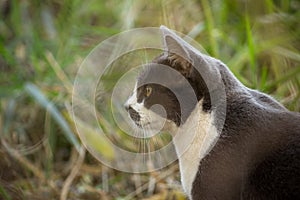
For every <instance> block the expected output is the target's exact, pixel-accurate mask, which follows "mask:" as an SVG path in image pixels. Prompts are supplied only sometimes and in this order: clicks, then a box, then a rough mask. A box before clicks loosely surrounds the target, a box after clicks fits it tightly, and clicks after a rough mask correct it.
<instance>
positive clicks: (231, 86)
mask: <svg viewBox="0 0 300 200" xmlns="http://www.w3.org/2000/svg"><path fill="white" fill-rule="evenodd" d="M160 29H161V32H162V38H163V42H164V46H165V52H164V53H163V54H161V55H159V56H158V57H157V58H155V59H154V60H153V61H152V63H150V64H149V65H148V66H147V67H146V68H145V69H144V70H143V71H142V72H141V73H140V75H139V77H138V78H137V82H136V86H135V89H134V91H133V94H132V96H131V97H130V98H129V99H128V100H127V102H126V103H125V108H126V110H127V111H128V113H129V115H130V117H131V118H132V119H133V121H134V122H135V123H136V125H137V126H138V127H140V128H145V129H146V128H148V129H149V128H151V127H153V126H155V124H156V123H157V122H160V121H162V120H164V119H165V120H166V122H165V124H164V128H165V129H166V130H168V131H170V132H171V133H172V134H173V135H175V133H176V134H178V135H179V136H178V139H174V145H175V148H176V151H177V153H178V159H179V166H180V174H181V182H182V186H183V189H184V191H185V192H186V194H187V195H188V197H189V198H190V199H194V200H195V199H196V200H198V199H208V200H211V199H222V200H226V199H230V200H232V199H300V114H299V113H295V112H290V111H288V110H287V109H286V108H285V107H284V106H282V105H281V104H280V103H278V102H277V101H276V100H274V99H273V98H272V97H270V96H268V95H266V94H264V93H261V92H258V91H256V90H252V89H249V88H247V87H245V86H244V85H242V83H241V82H239V81H238V80H237V79H236V78H235V76H234V75H233V74H232V73H231V72H230V70H229V69H228V68H227V66H226V65H225V64H224V63H222V62H221V61H219V60H217V59H214V58H212V57H210V56H207V55H204V54H202V53H200V52H199V51H197V50H196V49H195V48H193V47H192V46H190V45H189V44H188V43H186V42H185V41H184V40H183V39H181V38H180V37H179V36H177V35H176V34H175V33H174V32H172V31H170V30H169V29H168V28H166V27H164V26H161V28H160ZM162 66H167V68H169V69H172V70H173V71H175V72H177V73H174V74H172V73H170V71H169V70H165V69H166V67H162ZM159 81H160V82H159ZM158 83H163V84H158ZM190 88H192V90H191V89H190ZM191 96H194V97H195V98H192V97H191ZM156 104H159V105H161V106H163V107H164V109H165V112H164V113H162V112H160V111H159V110H155V109H151V108H152V106H153V105H156ZM193 134H194V135H193ZM189 137H194V138H193V140H192V142H190V143H188V144H189V146H188V148H186V147H185V145H186V144H185V139H187V141H189V140H190V138H189ZM183 144H184V145H183Z"/></svg>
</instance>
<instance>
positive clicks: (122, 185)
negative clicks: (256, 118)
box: [0, 0, 300, 199]
mask: <svg viewBox="0 0 300 200" xmlns="http://www.w3.org/2000/svg"><path fill="white" fill-rule="evenodd" d="M2 2H4V3H2ZM2 2H0V33H1V34H0V84H1V85H0V86H1V90H0V98H1V99H0V105H1V106H0V110H1V115H0V120H1V123H0V128H1V130H2V132H3V133H5V134H2V135H1V137H2V138H1V139H3V141H4V142H6V143H10V144H11V147H18V148H17V149H20V148H19V147H20V144H19V142H21V143H22V142H24V141H26V144H32V145H33V146H34V145H35V142H36V141H39V140H41V141H42V142H40V143H38V144H39V145H38V148H36V147H35V146H34V148H33V149H34V150H33V151H30V153H28V152H27V153H28V154H24V152H23V154H22V152H15V153H18V154H12V155H10V156H12V159H15V160H17V161H18V162H19V163H20V164H21V166H22V167H23V168H24V171H22V172H19V173H17V174H18V176H16V175H15V176H14V178H13V179H10V180H9V181H12V182H13V184H14V185H18V186H21V188H22V189H23V190H24V191H25V195H27V196H26V197H27V198H30V197H32V195H42V194H43V191H42V189H45V187H46V188H47V189H46V190H47V191H48V193H47V194H48V195H49V196H48V197H49V198H48V199H57V198H58V197H59V196H60V194H61V182H64V181H65V180H66V179H67V176H68V175H69V174H70V172H71V168H72V167H70V166H72V165H73V164H74V163H76V162H75V161H76V158H77V156H78V154H76V153H74V152H76V150H75V151H74V150H73V149H77V152H78V151H79V149H80V147H81V144H80V142H79V140H78V138H77V136H76V133H75V130H76V129H75V127H74V124H72V123H71V120H70V119H72V117H71V114H70V113H68V111H69V108H68V105H71V93H72V87H73V85H72V83H73V81H74V78H75V75H76V72H77V69H78V67H79V65H80V63H81V62H82V61H83V59H84V58H85V57H86V56H87V55H88V53H89V52H90V50H91V49H92V48H93V47H95V46H96V45H97V44H98V43H99V42H100V41H102V40H104V39H106V38H108V37H109V36H111V35H113V34H116V33H118V32H120V31H124V30H126V29H129V28H135V27H145V26H156V27H159V26H160V25H161V24H164V25H167V26H168V27H170V28H171V29H174V30H177V31H179V32H182V33H184V34H189V36H191V37H193V38H194V39H195V40H196V41H197V42H199V43H200V44H201V45H202V46H203V47H204V49H206V50H207V52H208V53H209V54H210V55H212V56H215V57H217V58H218V59H220V60H222V61H223V62H225V63H226V64H227V65H228V66H229V68H230V69H231V70H232V71H233V73H234V74H235V75H236V76H237V78H238V79H239V80H240V81H241V82H243V83H244V84H245V85H246V86H248V87H251V88H254V89H259V90H261V91H263V92H266V93H268V94H271V95H273V96H274V97H275V98H277V99H278V100H279V101H280V102H282V103H283V104H284V105H285V106H287V107H288V108H289V109H290V110H294V111H300V100H299V99H300V92H299V91H300V48H299V47H300V30H299V28H298V27H300V4H299V2H298V1H297V0H279V1H272V0H266V1H259V0H254V1H251V2H250V1H238V0H233V1H232V0H224V1H221V0H216V1H208V0H201V1H195V0H192V1H185V2H184V1H181V0H163V1H158V0H155V1H131V0H128V1H116V0H113V1H98V0H91V1H78V0H76V1H71V0H67V1H56V0H50V1H46V2H43V1H40V2H39V1H21V0H12V1H2ZM6 2H9V3H6ZM247 2H248V3H247ZM108 81H109V80H108ZM29 96H31V97H29ZM49 105H51V106H50V107H49ZM37 107H39V109H36V108H37ZM41 110H43V112H41ZM104 117H107V118H109V116H104ZM104 117H103V118H101V117H99V120H100V124H101V126H103V129H105V128H106V130H107V129H108V128H110V129H112V128H113V126H111V124H109V125H108V124H107V123H109V121H106V120H105V119H104ZM32 130H34V131H33V132H32ZM110 131H116V132H117V131H119V130H110ZM45 135H46V136H47V137H45ZM41 138H47V139H46V140H42V139H41ZM4 139H5V140H4ZM93 140H95V139H93ZM97 144H99V145H101V142H100V143H97V141H96V142H95V144H93V145H95V146H97ZM102 146H103V145H102ZM104 146H105V145H104ZM21 147H22V145H21ZM0 149H1V151H2V150H4V149H3V148H2V147H0ZM104 149H105V148H99V151H100V152H101V151H105V150H104ZM72 152H73V153H72ZM104 153H107V152H104ZM13 155H15V157H14V156H13ZM79 157H80V156H79ZM10 159H11V158H10ZM74 160H75V161H74ZM23 161H24V162H23ZM29 161H30V162H29ZM29 163H30V164H29ZM77 164H78V162H77ZM79 164H80V162H79ZM79 164H78V165H79ZM28 166H29V167H28ZM34 169H36V171H37V172H38V173H32V171H33V170H34ZM96 169H97V170H98V169H100V171H101V172H98V171H97V170H96ZM81 170H82V171H84V173H83V172H80V171H79V172H78V177H79V178H78V179H80V181H74V183H73V186H74V188H75V190H77V191H83V192H82V194H86V193H89V192H90V193H92V194H94V196H95V198H96V197H99V198H103V199H105V198H106V199H117V198H121V197H125V196H126V194H130V195H129V196H130V197H131V198H136V199H141V198H142V197H149V198H151V196H152V195H153V193H156V195H154V196H153V199H155V197H156V198H160V197H161V196H163V195H165V196H168V194H169V193H170V195H169V196H172V195H175V196H176V199H182V198H183V197H182V195H178V194H177V193H176V192H174V194H172V192H169V190H168V189H169V187H171V188H173V189H174V188H175V187H174V186H172V184H171V186H170V184H167V183H166V182H165V181H163V180H161V179H157V180H161V181H160V182H159V181H157V182H159V183H157V185H156V187H157V188H158V189H157V190H151V187H152V186H151V184H152V182H151V183H150V181H149V177H151V178H153V177H154V178H155V177H156V175H155V174H149V175H147V176H141V180H140V181H137V179H134V180H132V179H131V175H130V174H122V173H118V172H115V171H113V170H110V169H106V168H105V167H103V166H102V165H101V164H99V163H98V162H96V161H94V160H93V158H91V157H89V155H87V158H86V160H85V163H84V164H83V167H82V169H81ZM167 170H168V169H167ZM0 171H1V165H0ZM12 171H13V169H12ZM95 171H97V173H98V174H97V173H96V172H95ZM175 171H176V170H174V169H173V171H172V174H168V175H167V176H166V177H164V179H167V178H168V180H172V181H178V174H176V173H173V172H175ZM41 173H42V175H41ZM99 173H100V174H101V175H99ZM85 174H91V177H92V178H91V179H93V181H87V180H86V179H84V177H85ZM34 177H35V178H37V179H39V177H47V178H43V179H44V180H40V183H41V184H40V183H39V181H33V180H32V178H34ZM105 177H106V178H105ZM40 179H42V178H40ZM45 179H47V180H48V182H47V181H45ZM24 180H25V181H24ZM105 180H106V181H105ZM107 180H108V181H107ZM125 180H130V184H128V183H127V181H125ZM108 183H109V184H108ZM1 184H2V183H1V182H0V190H1V191H0V195H2V196H3V198H4V199H10V197H12V196H13V193H10V192H9V191H6V190H5V187H2V185H1ZM155 184H156V182H155ZM159 187H160V188H159ZM66 188H67V187H66ZM141 188H142V189H141ZM72 191H74V190H72ZM72 191H69V193H70V194H69V195H70V196H71V197H74V198H79V196H80V194H78V193H76V194H75V192H72ZM64 192H66V191H64ZM50 194H51V195H50ZM166 194H167V195H166ZM76 195H77V196H76ZM157 195H158V197H157ZM159 195H161V196H159ZM64 196H66V194H65V193H64ZM12 199H13V198H12ZM90 199H91V198H90Z"/></svg>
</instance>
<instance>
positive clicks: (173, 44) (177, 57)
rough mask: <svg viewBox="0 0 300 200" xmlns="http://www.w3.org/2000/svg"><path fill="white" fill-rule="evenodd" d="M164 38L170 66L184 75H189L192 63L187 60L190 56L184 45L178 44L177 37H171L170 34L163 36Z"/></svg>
mask: <svg viewBox="0 0 300 200" xmlns="http://www.w3.org/2000/svg"><path fill="white" fill-rule="evenodd" d="M164 39H165V51H166V54H167V59H168V60H169V62H170V64H171V67H173V68H174V69H176V70H177V71H179V72H180V73H181V74H183V75H184V76H189V75H190V74H191V70H192V64H191V63H190V62H189V60H190V56H189V54H188V52H187V51H186V50H185V48H184V46H183V45H181V44H180V41H178V40H177V38H173V37H172V36H170V35H167V36H165V37H164Z"/></svg>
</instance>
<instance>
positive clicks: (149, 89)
mask: <svg viewBox="0 0 300 200" xmlns="http://www.w3.org/2000/svg"><path fill="white" fill-rule="evenodd" d="M151 93H152V87H150V86H147V87H146V97H149V96H150V95H151Z"/></svg>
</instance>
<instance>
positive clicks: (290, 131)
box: [226, 93, 300, 199]
mask: <svg viewBox="0 0 300 200" xmlns="http://www.w3.org/2000/svg"><path fill="white" fill-rule="evenodd" d="M255 95H256V96H254V97H251V98H249V99H248V100H243V101H242V103H240V102H239V101H237V102H235V103H233V105H232V106H233V107H229V109H231V110H229V111H230V113H228V115H227V119H228V120H229V121H227V122H226V123H229V124H231V127H230V128H229V130H228V131H227V133H230V134H232V135H229V136H228V138H230V137H232V138H234V139H235V142H236V141H238V142H236V143H240V144H241V147H243V148H244V149H241V150H240V153H241V154H244V157H243V156H242V157H243V158H242V159H241V161H242V162H245V163H247V165H246V167H245V168H242V170H244V177H243V178H244V179H245V181H244V183H243V184H244V186H243V187H242V188H241V193H240V194H241V197H242V198H241V199H300V114H299V113H296V112H291V111H288V110H287V109H285V108H284V107H283V106H280V105H281V104H279V103H278V102H276V101H275V100H274V99H272V98H271V97H269V96H267V95H265V94H263V93H260V94H259V93H255ZM233 121H235V122H233ZM232 125H234V126H235V127H234V126H232Z"/></svg>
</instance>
